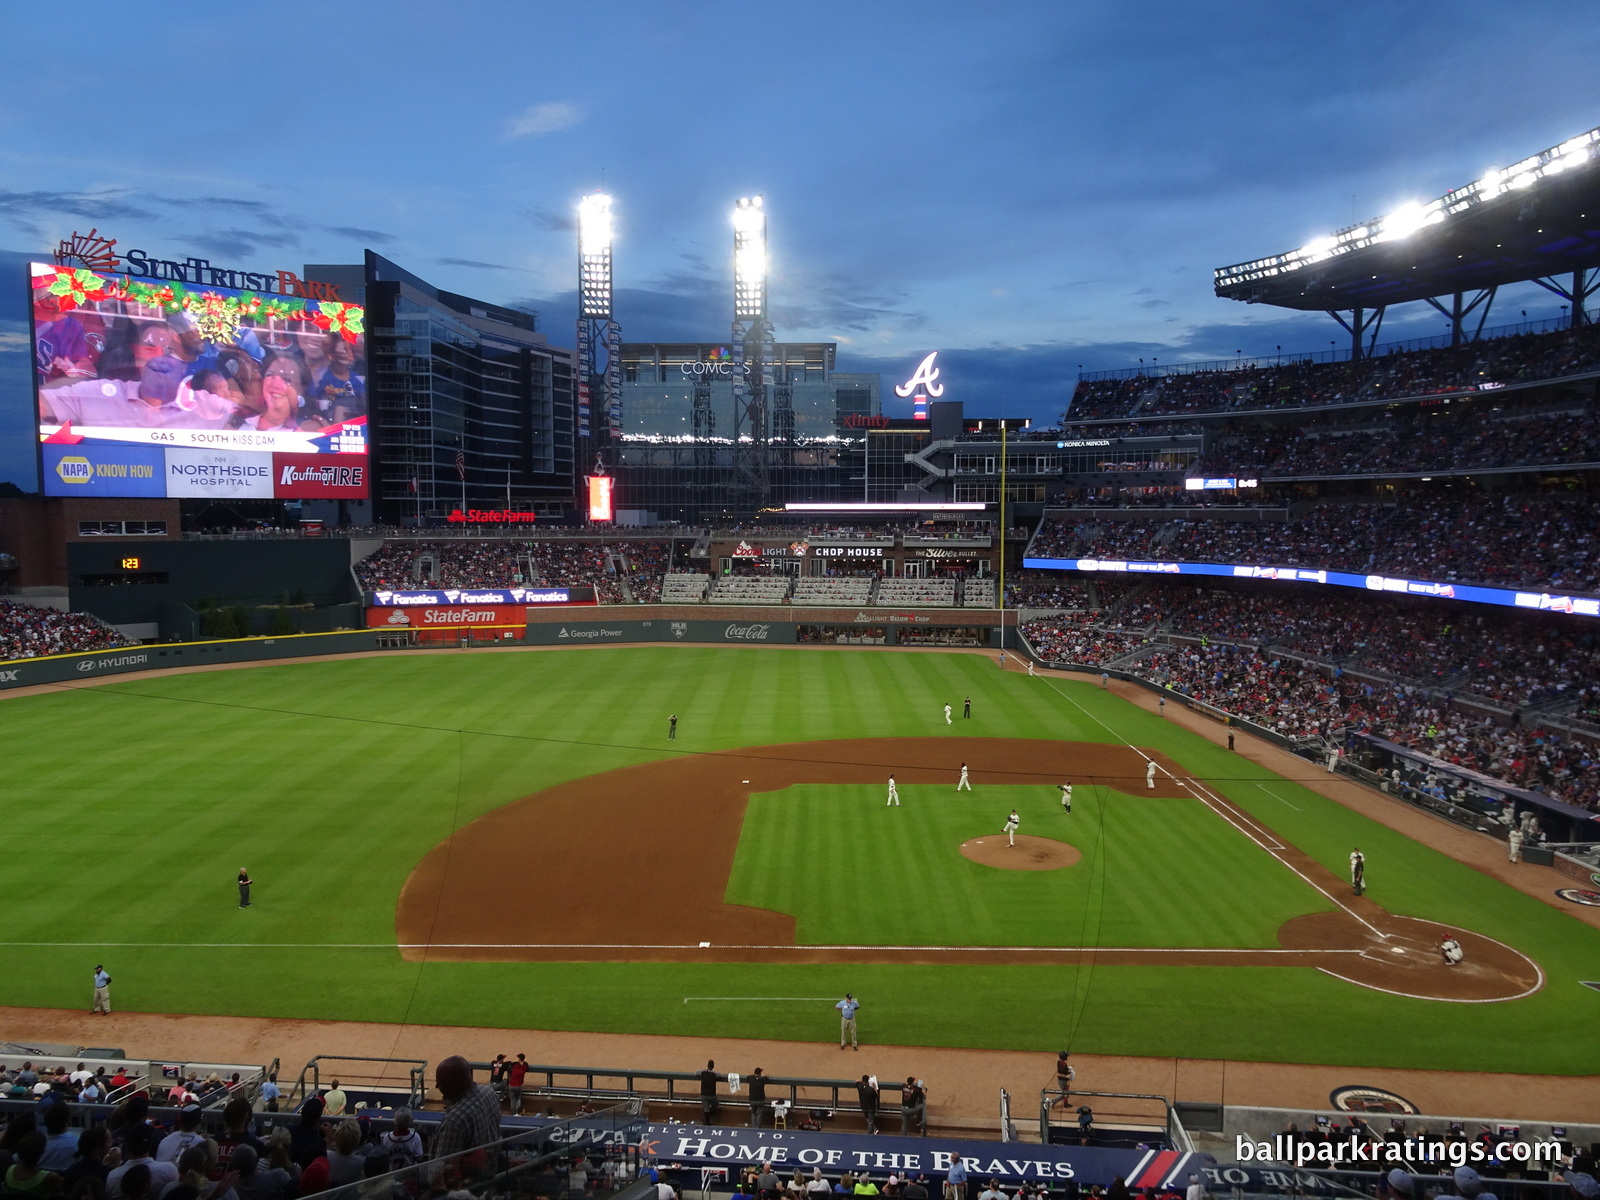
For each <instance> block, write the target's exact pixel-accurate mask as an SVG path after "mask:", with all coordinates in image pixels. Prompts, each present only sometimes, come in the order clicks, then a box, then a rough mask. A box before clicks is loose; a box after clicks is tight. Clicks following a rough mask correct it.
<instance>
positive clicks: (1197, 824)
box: [727, 777, 1333, 948]
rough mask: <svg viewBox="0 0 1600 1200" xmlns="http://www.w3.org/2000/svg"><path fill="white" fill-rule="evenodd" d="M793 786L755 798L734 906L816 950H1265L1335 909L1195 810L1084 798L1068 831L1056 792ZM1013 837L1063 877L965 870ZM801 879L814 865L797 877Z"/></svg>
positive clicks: (1183, 804)
mask: <svg viewBox="0 0 1600 1200" xmlns="http://www.w3.org/2000/svg"><path fill="white" fill-rule="evenodd" d="M900 795H901V800H902V804H901V806H900V807H898V808H891V807H888V806H886V805H885V803H884V789H883V788H879V787H863V786H849V787H830V786H821V785H796V786H793V787H789V788H785V789H783V790H782V791H778V792H768V793H765V794H762V795H759V796H753V797H752V798H751V800H750V804H749V807H748V810H747V812H746V815H745V822H744V827H743V830H742V832H741V835H740V839H739V851H738V855H737V857H736V858H735V861H734V870H733V875H732V878H731V880H730V882H729V887H728V892H727V899H728V902H729V903H731V904H747V905H753V906H755V907H758V908H770V909H775V910H777V911H779V912H785V913H789V914H790V915H792V916H794V917H795V918H796V930H797V937H798V939H799V940H800V941H801V942H805V943H809V944H814V945H838V944H846V943H849V944H855V943H862V944H867V945H921V946H1076V945H1114V946H1172V947H1201V948H1234V947H1268V948H1271V947H1275V946H1276V945H1277V944H1278V943H1277V938H1276V934H1277V930H1278V927H1279V926H1280V925H1281V924H1282V923H1283V922H1284V921H1285V920H1287V919H1288V918H1290V917H1293V916H1299V915H1302V914H1304V913H1309V912H1324V911H1328V910H1331V909H1332V907H1333V906H1332V905H1331V904H1329V903H1328V902H1327V900H1326V899H1325V898H1324V897H1323V896H1321V895H1320V894H1319V893H1317V892H1316V891H1315V890H1314V889H1312V888H1311V887H1309V886H1307V885H1306V884H1305V882H1304V881H1303V880H1301V879H1300V878H1299V877H1298V876H1296V875H1294V874H1293V873H1292V872H1290V871H1289V870H1287V869H1286V868H1284V867H1283V866H1282V864H1280V863H1278V862H1277V861H1276V860H1274V859H1273V858H1272V857H1271V856H1270V855H1268V854H1267V853H1266V852H1265V851H1264V850H1262V849H1261V848H1260V847H1259V846H1257V845H1255V844H1254V843H1253V842H1250V841H1247V840H1246V839H1244V838H1243V837H1241V836H1240V835H1239V834H1238V832H1237V831H1236V830H1234V829H1233V828H1232V827H1231V826H1230V825H1228V824H1227V823H1226V822H1225V821H1223V820H1222V819H1221V818H1220V817H1218V816H1217V815H1216V814H1215V813H1213V812H1212V811H1211V810H1210V809H1208V808H1206V807H1205V806H1204V805H1203V804H1201V803H1200V802H1199V801H1197V800H1192V799H1191V800H1181V799H1152V798H1148V797H1138V796H1130V795H1128V794H1126V793H1123V792H1118V791H1113V790H1112V789H1110V788H1107V787H1098V786H1084V785H1080V786H1078V787H1077V788H1076V789H1075V794H1074V796H1073V812H1072V814H1071V815H1070V816H1068V815H1066V814H1065V813H1063V812H1062V811H1061V805H1060V802H1059V798H1058V795H1057V792H1056V789H1055V788H1054V787H1053V786H1050V785H1041V786H1039V787H1025V786H1016V785H984V784H983V783H982V782H981V780H980V781H979V782H978V783H977V785H976V787H975V789H974V790H973V791H972V792H957V791H956V790H955V779H954V778H953V777H952V779H951V782H950V785H949V786H948V787H933V786H928V785H908V786H906V787H903V788H901V789H900ZM1013 806H1014V807H1015V808H1016V810H1017V813H1018V815H1019V816H1020V817H1021V818H1022V826H1021V831H1022V832H1023V833H1029V834H1034V835H1037V836H1040V837H1050V838H1055V839H1057V840H1060V841H1065V842H1069V843H1070V844H1072V845H1073V846H1076V847H1077V848H1078V849H1079V851H1080V852H1081V853H1082V854H1083V858H1082V859H1081V860H1080V861H1079V862H1078V863H1076V864H1074V865H1072V866H1070V867H1066V868H1063V869H1061V870H1058V871H1009V870H1004V869H1000V868H995V867H987V866H982V865H980V864H978V863H975V862H972V861H971V860H969V859H967V858H965V857H963V856H962V855H961V853H960V852H959V847H960V845H961V844H962V843H963V842H965V841H967V840H968V839H970V838H976V837H987V838H993V839H998V840H1002V841H1003V840H1004V835H1003V834H1001V833H1000V832H999V831H1000V827H1001V825H1002V824H1003V823H1004V821H1005V819H1006V815H1007V813H1009V812H1010V810H1011V809H1012V807H1013ZM806 864H809V865H806Z"/></svg>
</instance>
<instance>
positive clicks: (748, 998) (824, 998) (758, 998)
mask: <svg viewBox="0 0 1600 1200" xmlns="http://www.w3.org/2000/svg"><path fill="white" fill-rule="evenodd" d="M832 999H833V997H832V996H685V997H684V998H683V1002H684V1003H685V1004H687V1003H689V1001H691V1000H705V1001H710V1000H726V1001H760V1002H762V1003H765V1002H766V1001H769V1000H804V1001H805V1002H806V1003H807V1004H810V1003H811V1002H812V1001H816V1002H819V1003H823V1002H826V1001H829V1000H832Z"/></svg>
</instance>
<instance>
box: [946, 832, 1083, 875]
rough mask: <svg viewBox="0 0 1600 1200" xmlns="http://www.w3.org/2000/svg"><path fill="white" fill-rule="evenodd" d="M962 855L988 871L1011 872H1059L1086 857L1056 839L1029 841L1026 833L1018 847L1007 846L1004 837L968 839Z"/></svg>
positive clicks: (1034, 838)
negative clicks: (1000, 869)
mask: <svg viewBox="0 0 1600 1200" xmlns="http://www.w3.org/2000/svg"><path fill="white" fill-rule="evenodd" d="M961 854H962V857H964V858H970V859H971V860H972V861H973V862H975V863H982V864H983V865H984V866H986V867H1001V868H1003V869H1005V870H1010V871H1058V870H1060V869H1061V868H1062V867H1070V866H1071V865H1072V864H1073V863H1075V862H1077V861H1078V860H1079V859H1080V858H1082V857H1083V855H1081V854H1079V853H1078V848H1077V847H1076V846H1069V845H1067V843H1066V842H1058V841H1056V840H1055V839H1054V838H1042V837H1029V836H1028V835H1027V834H1025V833H1019V834H1017V844H1016V845H1015V846H1011V845H1007V844H1006V835H1005V834H1003V833H996V834H991V835H989V836H987V837H981V838H968V839H967V840H966V841H964V842H962V843H961Z"/></svg>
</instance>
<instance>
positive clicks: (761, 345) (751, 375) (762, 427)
mask: <svg viewBox="0 0 1600 1200" xmlns="http://www.w3.org/2000/svg"><path fill="white" fill-rule="evenodd" d="M774 354H775V346H774V343H773V333H772V323H771V322H770V321H768V320H767V212H766V208H765V207H764V205H763V204H762V200H761V197H760V196H745V197H741V198H740V200H739V203H738V204H737V205H735V206H734V209H733V442H734V461H735V463H736V465H737V467H738V474H739V475H740V477H741V478H742V480H743V482H744V483H745V484H746V485H747V486H748V487H749V488H750V489H751V490H753V491H754V492H755V493H756V495H755V497H754V500H755V502H756V503H757V504H764V503H765V502H766V499H767V493H768V478H767V441H768V437H769V430H768V427H767V399H768V397H769V396H771V394H772V388H773V371H772V360H773V357H774Z"/></svg>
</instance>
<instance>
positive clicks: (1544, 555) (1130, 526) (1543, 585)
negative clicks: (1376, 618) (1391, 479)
mask: <svg viewBox="0 0 1600 1200" xmlns="http://www.w3.org/2000/svg"><path fill="white" fill-rule="evenodd" d="M1597 528H1600V504H1596V503H1595V502H1594V501H1592V500H1589V499H1587V498H1585V497H1581V496H1574V497H1559V498H1550V497H1538V498H1520V497H1508V498H1504V499H1491V498H1488V497H1476V498H1471V499H1467V498H1463V499H1427V500H1423V499H1411V500H1407V501H1405V502H1404V503H1402V504H1399V505H1393V506H1390V505H1373V504H1326V505H1323V506H1321V507H1318V508H1314V509H1312V510H1311V511H1310V512H1308V513H1306V514H1305V515H1303V516H1301V517H1300V518H1298V519H1297V520H1294V521H1291V522H1288V523H1280V522H1271V521H1237V520H1233V521H1230V520H1224V519H1213V518H1206V519H1203V520H1188V519H1182V520H1167V521H1147V520H1133V521H1129V520H1101V521H1084V520H1082V519H1078V520H1076V521H1068V520H1063V519H1060V518H1048V519H1047V520H1046V521H1045V522H1044V523H1043V524H1042V525H1041V527H1040V529H1039V532H1038V533H1037V534H1036V535H1035V537H1034V540H1033V543H1032V545H1031V547H1030V551H1029V553H1030V554H1031V555H1033V556H1035V557H1041V558H1110V559H1138V560H1160V561H1162V562H1220V563H1239V564H1246V565H1258V566H1277V567H1307V568H1317V569H1326V570H1331V571H1354V572H1360V573H1372V572H1375V573H1380V574H1386V575H1402V576H1406V577H1408V578H1412V579H1425V580H1433V581H1439V582H1445V583H1457V582H1459V583H1486V584H1491V585H1494V586H1499V587H1528V588H1539V589H1541V590H1559V591H1571V592H1595V591H1600V555H1597V554H1596V548H1597V533H1596V530H1597Z"/></svg>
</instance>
